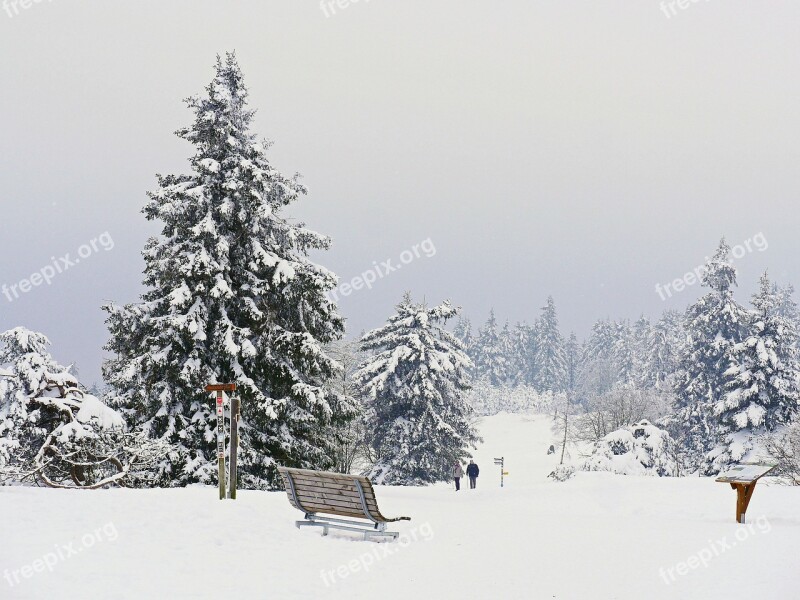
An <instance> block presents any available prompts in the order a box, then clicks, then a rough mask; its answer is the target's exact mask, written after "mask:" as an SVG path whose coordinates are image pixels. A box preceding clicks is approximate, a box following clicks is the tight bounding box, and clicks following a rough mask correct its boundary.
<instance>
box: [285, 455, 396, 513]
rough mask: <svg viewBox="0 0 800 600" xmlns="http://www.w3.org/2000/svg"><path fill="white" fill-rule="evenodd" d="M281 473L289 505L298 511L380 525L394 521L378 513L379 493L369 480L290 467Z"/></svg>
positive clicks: (358, 476)
mask: <svg viewBox="0 0 800 600" xmlns="http://www.w3.org/2000/svg"><path fill="white" fill-rule="evenodd" d="M278 472H279V473H280V474H281V477H282V478H283V483H284V485H285V486H286V493H287V495H288V496H289V502H291V504H292V506H294V507H295V508H297V509H298V510H302V511H303V512H305V513H311V514H315V513H325V514H331V515H337V516H341V517H353V518H357V519H369V520H371V521H374V522H376V523H388V522H390V521H391V520H390V519H387V518H386V517H384V516H383V515H382V514H381V513H380V511H379V510H378V502H377V500H376V498H375V490H373V488H372V483H370V480H369V479H367V478H366V477H362V476H360V475H344V474H342V473H329V472H326V471H309V470H306V469H288V468H286V467H279V468H278ZM362 495H363V501H362ZM365 506H366V509H367V510H366V511H365V510H364V507H365Z"/></svg>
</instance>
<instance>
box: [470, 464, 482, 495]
mask: <svg viewBox="0 0 800 600" xmlns="http://www.w3.org/2000/svg"><path fill="white" fill-rule="evenodd" d="M480 471H481V470H480V469H479V468H478V465H476V464H475V461H474V460H471V461H469V465H468V466H467V477H469V489H471V490H474V489H475V483H476V482H477V480H478V473H480Z"/></svg>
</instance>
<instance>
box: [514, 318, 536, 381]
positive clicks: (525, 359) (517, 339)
mask: <svg viewBox="0 0 800 600" xmlns="http://www.w3.org/2000/svg"><path fill="white" fill-rule="evenodd" d="M512 336H513V340H514V358H513V363H512V370H513V373H514V378H515V381H516V382H517V383H519V384H520V385H529V386H533V382H534V381H535V379H536V361H535V360H534V359H535V357H536V327H535V326H533V327H532V326H531V325H528V324H527V323H525V322H522V323H517V324H516V325H515V326H514V330H513V331H512Z"/></svg>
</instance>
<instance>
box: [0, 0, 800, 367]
mask: <svg viewBox="0 0 800 600" xmlns="http://www.w3.org/2000/svg"><path fill="white" fill-rule="evenodd" d="M686 6H687V7H686V8H685V9H681V8H679V7H678V5H677V4H674V14H672V16H670V17H668V16H667V14H670V9H669V8H668V6H667V4H666V3H665V5H664V10H663V11H662V8H661V7H660V6H659V2H658V1H657V0H635V1H634V0H627V1H624V2H598V1H597V0H594V1H591V2H590V1H582V2H579V1H572V0H559V1H558V2H556V1H549V2H542V1H531V0H525V1H523V0H505V1H504V2H502V3H498V2H487V1H484V2H474V1H469V0H468V1H464V0H459V1H455V0H441V1H433V2H432V1H431V0H426V1H424V2H423V1H422V0H403V2H398V1H390V0H361V1H360V2H357V3H351V4H350V5H349V6H347V7H346V8H344V9H341V8H336V5H335V4H334V9H335V14H331V13H332V9H331V8H327V11H328V16H327V17H326V14H325V12H324V11H323V10H322V7H321V6H320V4H319V3H318V2H316V1H305V0H291V1H289V0H284V1H282V2H277V1H259V2H256V1H255V0H252V1H248V2H220V1H216V2H212V1H211V0H179V1H175V0H169V1H168V2H165V1H163V0H161V1H158V2H156V1H142V0H138V1H137V2H121V1H109V0H102V1H101V0H92V1H86V0H52V1H48V0H42V1H41V2H37V3H34V4H32V5H31V6H29V7H28V8H24V9H23V8H21V7H19V6H18V12H17V13H16V14H15V11H14V8H13V7H12V6H10V5H8V11H9V12H10V13H11V14H12V16H9V15H8V12H6V10H5V9H4V10H2V11H0V56H2V62H1V63H0V73H1V74H2V77H1V78H0V81H1V82H2V83H1V84H0V85H2V94H0V122H2V135H0V148H2V153H1V154H0V156H1V157H2V158H0V161H2V163H1V164H2V167H1V168H0V174H1V175H0V202H2V211H0V254H1V255H2V261H0V285H2V284H6V285H8V286H11V285H13V284H18V283H19V282H20V281H21V280H22V279H26V278H30V276H31V274H33V273H35V272H39V271H41V270H42V269H43V268H44V267H46V266H47V265H49V264H51V257H55V260H56V264H57V265H59V266H60V267H62V268H63V266H62V265H63V263H62V262H60V261H59V257H62V256H64V255H65V254H67V253H70V254H71V259H74V258H75V257H77V255H78V250H79V249H80V247H81V246H82V245H84V244H89V246H87V248H88V249H89V250H88V251H87V248H84V249H83V252H84V254H85V255H86V257H85V258H84V259H81V261H80V262H79V264H76V265H74V266H72V267H70V268H69V269H68V270H66V271H64V272H63V273H60V274H58V273H56V275H55V276H54V277H52V282H51V284H50V285H47V284H44V283H43V284H41V285H39V286H38V287H33V288H32V289H30V291H28V292H27V293H20V292H18V294H19V297H18V298H15V297H14V296H13V294H12V299H13V300H12V301H9V300H8V299H7V297H5V296H3V295H0V328H3V329H5V328H7V327H12V326H15V325H21V324H24V325H25V326H27V327H30V328H32V329H37V330H40V331H42V332H44V333H46V334H47V335H48V336H49V337H50V338H51V340H52V341H53V343H54V348H53V351H54V354H55V356H56V358H58V359H59V360H61V361H62V362H72V361H75V362H77V363H78V366H79V368H80V371H81V375H82V378H83V380H84V381H85V382H87V383H91V382H92V381H94V380H98V379H99V377H100V375H99V372H100V369H99V366H100V360H101V350H100V348H101V346H102V344H103V343H104V342H105V340H106V337H107V334H106V330H105V327H104V324H103V320H104V314H103V313H102V312H101V310H100V308H99V307H100V305H101V304H102V303H103V302H104V301H107V300H112V299H113V300H115V301H118V302H129V301H133V300H135V299H136V298H137V296H138V294H139V293H140V292H141V287H140V281H141V271H142V268H143V261H142V259H141V256H140V251H141V249H142V247H143V245H144V243H145V240H146V239H147V237H148V236H149V235H152V234H154V233H156V232H157V231H158V228H157V227H156V226H154V225H153V224H151V223H147V222H146V221H145V220H144V217H143V216H142V215H141V213H140V212H139V211H140V208H141V206H142V205H143V203H144V201H145V192H146V191H147V190H150V189H153V188H154V186H155V177H154V175H155V173H159V172H160V173H168V172H182V171H185V170H186V167H187V162H186V159H187V158H188V157H189V156H190V154H191V148H190V146H189V145H188V144H187V143H185V142H183V141H181V140H178V139H177V138H176V137H175V136H174V135H173V132H174V131H175V130H176V129H177V128H178V127H181V126H183V125H185V124H188V123H189V122H190V114H189V113H188V111H187V110H186V108H185V107H184V105H183V104H182V102H181V100H182V99H183V98H185V97H186V96H188V95H191V94H195V93H199V92H201V91H202V90H203V88H204V86H205V85H206V84H207V83H208V82H209V81H210V78H211V76H212V65H213V63H214V57H215V55H216V54H217V53H218V52H224V51H226V50H232V49H235V50H236V51H237V54H238V56H239V61H240V64H241V66H242V68H243V70H244V73H245V76H246V81H247V82H248V85H249V87H250V92H251V102H252V105H253V107H255V108H257V109H258V111H259V112H258V115H257V119H256V130H257V132H258V133H259V134H260V135H262V136H266V137H268V138H269V139H271V140H273V141H274V142H275V144H274V146H273V148H272V150H271V159H272V161H273V164H274V165H275V166H277V167H278V168H280V169H281V170H282V171H284V172H286V173H287V174H291V173H293V172H295V171H300V172H301V173H302V174H303V175H304V182H305V183H306V185H308V186H309V188H310V190H311V193H310V195H309V196H308V197H306V198H305V199H304V200H302V201H301V203H300V204H298V205H296V206H295V207H294V208H293V209H292V213H293V214H294V215H295V216H297V217H298V218H300V219H302V220H305V221H306V222H307V224H308V226H309V227H311V228H313V229H316V230H318V231H321V232H324V233H326V234H328V235H330V236H332V238H333V241H334V246H333V249H332V250H331V251H330V252H329V253H326V254H325V255H321V256H317V257H315V258H316V259H317V260H318V261H319V262H321V263H323V264H324V265H326V266H327V267H329V268H331V269H332V270H333V271H334V272H336V273H337V274H338V275H339V276H340V277H341V278H342V280H343V281H347V280H350V279H351V278H352V277H354V276H357V275H359V274H360V273H362V272H364V271H367V270H368V269H370V268H372V267H373V263H374V261H377V262H378V263H381V262H383V261H385V260H387V259H391V260H392V264H399V263H400V255H401V253H402V252H403V251H404V250H407V249H411V248H412V247H413V246H414V245H415V244H418V243H420V242H422V241H423V240H426V239H428V238H430V240H431V241H432V243H433V244H434V245H435V248H436V254H435V256H432V257H430V258H427V257H425V255H424V254H421V257H420V258H419V259H415V260H413V261H411V262H409V263H408V264H406V265H403V268H402V270H398V271H395V272H393V273H390V274H389V275H387V276H386V277H385V278H382V279H379V280H378V281H377V282H376V283H375V285H374V287H373V289H372V290H366V289H362V290H359V291H355V292H353V293H352V294H351V295H349V296H347V297H345V298H342V300H341V309H342V312H343V314H344V315H345V316H347V317H348V326H349V330H350V333H351V334H357V333H358V332H359V331H360V330H362V329H365V328H372V327H375V326H377V325H379V324H381V323H382V322H383V321H384V319H385V318H386V317H387V316H388V315H389V314H390V313H391V311H392V308H393V306H394V304H395V303H396V302H397V300H399V298H400V296H401V294H402V292H403V291H404V290H406V289H410V290H412V292H413V293H414V295H415V296H416V297H420V298H421V297H422V296H425V297H426V298H427V300H428V301H429V302H438V301H439V300H441V299H443V298H446V297H449V298H451V299H452V300H453V301H454V302H456V303H458V304H460V305H462V306H463V307H464V309H465V312H466V314H467V315H468V316H470V317H471V318H472V319H473V322H478V321H480V322H482V321H483V320H485V318H486V315H487V313H488V311H489V308H490V307H492V306H494V308H495V310H496V311H497V313H498V316H499V317H501V318H506V317H507V318H509V319H510V320H511V321H512V322H513V321H517V320H523V319H526V320H529V321H530V320H532V319H533V318H535V316H536V315H537V314H538V312H539V307H541V306H543V305H544V301H545V298H546V297H547V295H548V294H552V295H553V296H554V297H555V299H556V304H557V307H558V309H559V314H560V318H561V322H562V326H563V328H564V329H565V331H568V330H570V329H574V330H576V332H577V333H578V334H579V336H580V337H583V336H584V335H586V333H587V332H588V330H589V328H590V327H591V324H592V323H593V322H594V321H595V320H596V319H597V318H599V317H606V316H610V317H629V318H635V317H637V316H638V315H639V314H641V313H644V314H647V315H650V316H652V317H657V316H658V315H659V314H660V312H661V311H662V310H663V309H665V308H669V307H674V308H680V309H683V308H684V307H685V306H686V304H687V303H689V302H691V301H692V300H693V299H694V298H696V297H697V295H698V294H699V292H700V288H699V286H697V285H693V286H689V287H688V289H686V290H684V291H682V292H677V293H673V295H672V297H667V296H666V294H665V295H664V297H665V300H662V299H661V298H660V297H659V295H658V294H657V293H656V291H655V285H656V283H661V284H662V285H663V284H665V283H668V282H671V281H672V280H674V279H676V278H678V277H681V276H683V274H684V273H686V272H687V271H690V270H692V269H693V268H694V267H695V266H697V265H698V264H700V263H701V262H702V261H703V260H704V257H705V256H706V255H708V254H710V253H711V252H712V251H713V250H714V248H715V246H716V244H717V242H718V240H719V238H720V237H721V236H722V235H723V234H724V235H726V236H727V238H728V240H729V241H730V242H731V244H732V245H735V244H741V243H743V242H745V240H748V239H752V238H753V236H754V235H756V234H759V233H762V234H763V238H759V240H766V241H767V245H768V248H766V249H765V250H763V251H762V250H760V248H761V249H763V248H764V246H765V244H764V243H763V242H760V243H759V244H756V243H755V242H752V243H751V245H750V248H751V250H752V252H746V249H744V246H743V247H742V248H743V249H744V250H745V255H744V256H743V257H742V258H741V259H740V260H739V261H737V266H738V267H739V268H740V287H741V289H740V293H739V297H740V300H742V301H744V300H747V299H748V297H749V294H750V293H751V292H752V290H753V289H754V286H755V282H756V281H757V278H758V275H759V274H760V272H761V271H763V270H764V269H765V268H767V267H769V268H770V272H771V274H772V275H773V276H774V277H775V278H776V279H778V280H781V281H789V282H795V283H797V284H800V273H799V272H798V271H799V270H800V269H799V268H798V265H797V261H796V257H797V255H798V252H800V239H799V238H798V235H797V216H798V213H799V212H800V209H798V208H796V203H797V200H798V197H799V194H798V192H799V191H800V179H798V177H797V174H796V172H797V164H798V159H799V158H800V136H798V132H800V110H798V100H800V77H798V75H800V68H799V67H800V52H798V50H799V49H800V48H799V47H798V46H800V38H798V36H797V31H798V28H799V26H800V4H798V3H797V2H791V1H789V0H786V1H769V0H768V1H761V2H758V3H755V2H746V1H743V0H725V1H724V2H723V1H722V0H710V1H707V2H706V1H701V2H697V3H693V2H688V4H687V5H686ZM104 232H108V234H109V235H110V237H111V238H112V239H113V241H114V247H113V250H109V251H106V250H105V249H104V248H105V247H107V246H104V245H102V244H100V242H95V247H97V251H96V252H95V251H94V250H93V249H91V240H92V239H97V238H99V237H100V235H101V234H103V233H104ZM104 239H106V240H107V238H104ZM101 241H102V240H101ZM406 257H407V255H406ZM54 268H55V267H54Z"/></svg>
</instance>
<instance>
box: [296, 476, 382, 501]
mask: <svg viewBox="0 0 800 600" xmlns="http://www.w3.org/2000/svg"><path fill="white" fill-rule="evenodd" d="M294 487H295V489H296V490H297V493H298V494H299V495H301V496H302V495H306V494H307V495H314V494H326V495H329V496H344V497H346V498H354V499H355V500H358V501H360V498H361V496H359V495H358V490H356V489H353V488H350V489H349V490H348V489H337V488H329V487H323V486H322V485H314V486H311V485H306V484H304V483H298V482H297V481H295V482H294ZM364 498H365V499H366V500H367V502H377V500H376V498H375V495H374V494H371V493H369V492H368V491H367V490H364Z"/></svg>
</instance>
